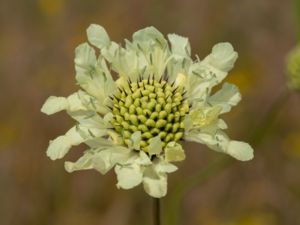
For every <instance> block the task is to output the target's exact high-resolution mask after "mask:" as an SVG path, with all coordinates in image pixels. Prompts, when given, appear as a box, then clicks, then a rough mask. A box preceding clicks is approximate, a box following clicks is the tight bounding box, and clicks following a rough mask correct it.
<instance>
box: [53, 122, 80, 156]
mask: <svg viewBox="0 0 300 225" xmlns="http://www.w3.org/2000/svg"><path fill="white" fill-rule="evenodd" d="M83 141H84V139H83V138H82V136H81V135H80V134H79V133H78V131H77V129H76V127H72V128H71V129H70V130H69V131H68V132H67V133H66V134H65V135H62V136H59V137H57V138H56V139H54V140H52V141H50V143H49V147H48V149H47V156H48V157H50V158H51V159H52V160H56V159H61V158H63V157H64V156H65V155H66V154H67V153H68V152H69V150H70V148H71V147H72V146H76V145H79V144H81V143H82V142H83Z"/></svg>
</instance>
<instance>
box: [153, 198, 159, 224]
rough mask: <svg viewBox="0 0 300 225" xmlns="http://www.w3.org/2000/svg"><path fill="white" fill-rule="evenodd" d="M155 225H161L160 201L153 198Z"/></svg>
mask: <svg viewBox="0 0 300 225" xmlns="http://www.w3.org/2000/svg"><path fill="white" fill-rule="evenodd" d="M153 224H154V225H160V199H159V198H153Z"/></svg>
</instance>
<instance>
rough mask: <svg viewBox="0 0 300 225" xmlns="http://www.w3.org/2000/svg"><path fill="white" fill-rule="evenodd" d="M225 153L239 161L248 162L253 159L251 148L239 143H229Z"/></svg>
mask: <svg viewBox="0 0 300 225" xmlns="http://www.w3.org/2000/svg"><path fill="white" fill-rule="evenodd" d="M227 153H228V154H229V155H231V156H232V157H234V158H236V159H238V160H241V161H248V160H251V159H253V157H254V155H253V148H252V147H251V146H250V145H249V144H248V143H245V142H241V141H230V142H229V144H228V146H227Z"/></svg>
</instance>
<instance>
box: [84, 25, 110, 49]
mask: <svg viewBox="0 0 300 225" xmlns="http://www.w3.org/2000/svg"><path fill="white" fill-rule="evenodd" d="M86 32H87V37H88V40H89V42H90V43H91V44H92V45H94V46H96V47H97V48H99V49H102V48H104V47H106V46H108V45H109V44H110V39H109V36H108V34H107V32H106V30H105V29H104V28H103V27H102V26H100V25H97V24H91V25H90V26H89V27H88V29H87V31H86Z"/></svg>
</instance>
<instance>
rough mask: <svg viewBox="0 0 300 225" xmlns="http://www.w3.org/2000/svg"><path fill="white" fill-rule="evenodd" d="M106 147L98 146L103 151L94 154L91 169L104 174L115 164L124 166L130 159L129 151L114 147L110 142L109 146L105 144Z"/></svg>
mask: <svg viewBox="0 0 300 225" xmlns="http://www.w3.org/2000/svg"><path fill="white" fill-rule="evenodd" d="M106 145H107V146H105V145H104V146H100V148H103V149H104V150H101V151H99V152H97V153H95V155H94V157H93V168H94V169H96V170H98V171H99V172H100V173H102V174H105V173H107V172H108V171H109V170H110V169H111V168H113V167H114V166H115V165H116V164H117V163H119V164H125V163H126V162H127V160H128V159H129V158H130V157H131V151H130V150H129V149H127V148H125V147H122V146H115V145H114V144H113V143H112V142H111V143H110V145H109V144H108V142H106Z"/></svg>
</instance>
